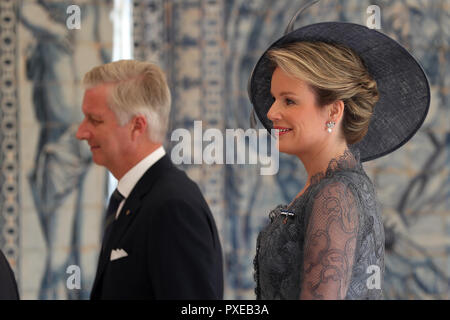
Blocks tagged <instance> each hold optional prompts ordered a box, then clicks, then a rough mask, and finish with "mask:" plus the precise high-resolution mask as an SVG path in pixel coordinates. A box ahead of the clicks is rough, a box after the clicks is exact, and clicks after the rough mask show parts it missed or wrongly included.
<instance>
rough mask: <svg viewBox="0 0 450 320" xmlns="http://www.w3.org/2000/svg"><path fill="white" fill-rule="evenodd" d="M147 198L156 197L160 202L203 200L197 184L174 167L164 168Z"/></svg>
mask: <svg viewBox="0 0 450 320" xmlns="http://www.w3.org/2000/svg"><path fill="white" fill-rule="evenodd" d="M147 197H152V198H155V197H157V198H158V199H159V200H161V201H164V200H168V199H173V200H176V199H196V198H202V199H203V196H202V194H201V191H200V189H199V187H198V185H197V183H195V182H194V181H193V180H192V179H191V178H189V177H188V175H187V174H186V173H185V172H184V171H183V170H180V169H178V168H177V167H175V166H174V165H172V166H170V167H166V168H165V169H164V171H163V172H160V173H159V175H158V178H157V179H156V180H155V182H154V185H153V187H152V188H151V189H150V190H149V192H148V194H147Z"/></svg>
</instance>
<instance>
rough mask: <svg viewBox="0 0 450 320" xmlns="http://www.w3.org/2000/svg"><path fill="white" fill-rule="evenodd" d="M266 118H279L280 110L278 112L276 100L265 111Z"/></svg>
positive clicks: (274, 119)
mask: <svg viewBox="0 0 450 320" xmlns="http://www.w3.org/2000/svg"><path fill="white" fill-rule="evenodd" d="M267 118H268V119H269V120H270V121H272V122H273V121H276V120H280V118H281V117H280V112H279V108H278V104H277V102H276V101H274V102H273V103H272V105H271V106H270V109H269V111H267Z"/></svg>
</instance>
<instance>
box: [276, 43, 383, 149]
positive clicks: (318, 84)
mask: <svg viewBox="0 0 450 320" xmlns="http://www.w3.org/2000/svg"><path fill="white" fill-rule="evenodd" d="M268 57H269V59H270V60H271V61H272V63H274V65H275V66H278V67H280V68H281V69H282V70H283V71H284V72H285V73H287V74H288V75H290V76H292V77H294V78H297V79H300V80H302V81H306V82H307V83H308V84H309V86H310V87H311V88H312V90H313V92H314V93H315V96H316V103H317V105H318V106H320V107H323V106H325V105H328V104H331V103H333V102H335V101H337V100H342V102H343V103H344V115H343V121H342V129H343V134H344V138H345V140H346V142H347V144H349V145H351V144H355V143H357V142H358V141H360V140H361V139H362V138H363V137H364V136H365V135H366V133H367V130H368V129H369V123H370V118H371V116H372V113H373V109H374V107H375V103H376V102H377V101H378V99H379V94H378V90H377V84H376V82H375V80H373V79H372V77H371V76H370V75H369V72H368V71H367V69H366V67H365V66H364V63H363V62H362V60H361V59H360V57H359V56H358V55H357V54H356V53H355V52H354V51H353V50H351V49H349V48H347V47H345V46H342V45H337V44H328V43H324V42H295V43H290V44H287V45H284V46H282V47H278V48H274V49H271V50H269V52H268Z"/></svg>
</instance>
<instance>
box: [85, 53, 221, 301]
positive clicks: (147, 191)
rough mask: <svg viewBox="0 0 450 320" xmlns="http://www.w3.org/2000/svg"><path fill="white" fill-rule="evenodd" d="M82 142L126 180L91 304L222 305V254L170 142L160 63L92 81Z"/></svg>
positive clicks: (97, 73) (100, 74) (120, 65)
mask: <svg viewBox="0 0 450 320" xmlns="http://www.w3.org/2000/svg"><path fill="white" fill-rule="evenodd" d="M83 82H84V85H85V87H86V91H85V94H84V99H83V107H82V110H83V113H84V115H85V118H84V120H83V122H82V123H81V124H80V126H79V128H78V131H77V138H78V139H81V140H86V141H87V142H88V144H89V146H90V148H91V152H92V157H93V160H94V162H95V163H97V164H99V165H102V166H105V167H106V168H107V169H109V171H111V173H112V174H113V175H114V176H115V177H116V178H117V180H118V185H117V189H116V190H115V191H114V193H113V194H112V196H111V199H110V202H109V206H108V210H107V217H106V228H105V234H104V237H103V244H102V249H101V253H100V258H99V263H98V267H97V274H96V277H95V281H94V285H93V288H92V292H91V299H222V298H223V271H222V251H221V245H220V241H219V237H218V233H217V230H216V225H215V222H214V218H213V216H212V214H211V212H210V210H209V207H208V205H207V203H206V201H205V199H204V198H203V196H202V194H201V192H200V190H199V188H198V187H197V185H196V184H195V183H194V182H193V181H192V180H190V179H189V178H188V177H187V175H186V174H185V173H184V172H183V171H180V170H178V169H177V168H176V167H175V166H174V165H173V164H172V162H171V160H170V158H169V157H168V156H167V155H166V154H165V150H164V148H163V146H162V143H163V140H164V137H165V135H166V131H167V126H168V119H169V111H170V91H169V88H168V86H167V83H166V79H165V76H164V74H163V72H162V71H161V70H160V69H159V68H158V67H157V66H155V65H153V64H151V63H147V62H140V61H134V60H122V61H117V62H113V63H108V64H106V65H102V66H99V67H96V68H94V69H92V70H91V71H89V72H88V73H87V74H86V75H85V77H84V80H83Z"/></svg>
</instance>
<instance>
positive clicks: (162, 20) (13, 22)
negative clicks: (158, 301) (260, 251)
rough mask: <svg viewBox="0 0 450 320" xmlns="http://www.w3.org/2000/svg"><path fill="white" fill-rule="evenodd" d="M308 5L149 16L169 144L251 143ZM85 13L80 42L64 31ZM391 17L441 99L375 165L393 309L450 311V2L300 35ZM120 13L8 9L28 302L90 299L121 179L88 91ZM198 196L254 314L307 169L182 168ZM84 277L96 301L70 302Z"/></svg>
mask: <svg viewBox="0 0 450 320" xmlns="http://www.w3.org/2000/svg"><path fill="white" fill-rule="evenodd" d="M303 2H304V1H299V0H291V1H288V0H283V1H281V0H280V1H272V0H179V1H176V0H134V2H133V3H134V5H133V8H134V13H133V18H134V32H133V36H134V56H135V58H137V59H143V60H149V61H153V62H157V63H159V64H160V65H161V66H162V67H163V68H164V70H165V71H166V72H167V74H168V78H169V81H170V85H171V89H172V93H173V105H172V108H173V109H172V113H171V130H169V135H168V142H167V143H166V147H167V149H168V150H169V152H170V149H171V148H172V147H173V145H174V143H173V142H170V141H169V138H170V132H171V131H172V130H174V129H176V128H181V127H182V128H187V129H188V130H190V131H191V132H193V125H194V121H195V120H202V121H203V122H202V125H203V130H206V129H208V128H217V129H219V130H221V131H223V132H224V131H225V129H227V128H242V129H244V130H246V129H247V128H249V121H248V119H249V114H250V110H251V106H250V103H249V101H248V98H247V94H246V87H247V80H248V76H249V74H250V72H251V70H252V67H253V65H254V64H255V63H256V59H258V57H259V55H260V54H261V53H262V52H263V51H264V50H265V49H266V47H267V46H268V45H269V44H270V43H272V42H273V41H275V40H276V39H277V38H278V37H279V36H281V35H282V33H283V31H284V28H285V26H286V24H287V21H289V19H290V18H291V16H292V14H293V13H294V12H295V10H296V9H297V8H299V7H300V6H301V5H302V4H303ZM70 4H79V6H80V8H81V12H82V21H81V29H80V30H70V31H69V30H68V29H67V28H66V27H65V19H66V17H67V14H66V11H65V10H66V8H67V6H68V5H70ZM369 5H378V6H379V7H380V9H381V31H382V32H384V33H386V34H388V35H389V36H391V37H393V38H394V39H396V40H398V41H399V42H400V43H401V44H403V45H404V46H405V47H407V48H408V49H409V50H410V51H411V52H412V54H413V55H414V56H415V57H416V58H417V59H418V60H419V61H420V62H421V63H422V65H423V67H424V69H425V70H426V72H427V75H428V76H429V79H430V83H431V92H432V102H431V108H430V113H429V116H428V118H427V120H426V122H425V124H424V126H423V127H422V129H421V130H420V131H419V133H418V134H417V135H416V136H415V137H414V138H413V139H412V140H411V142H409V143H408V144H407V145H405V146H404V147H403V148H401V149H400V150H399V151H397V152H395V153H393V154H391V155H389V156H386V157H384V158H381V159H378V160H375V161H373V162H369V163H367V164H365V165H364V166H365V168H366V171H367V173H368V174H369V175H370V177H371V178H372V180H373V182H374V183H375V184H376V187H377V192H378V197H379V199H380V202H381V204H382V207H383V218H384V221H385V227H386V248H387V251H386V252H387V256H386V278H385V289H386V292H385V296H386V298H392V299H398V298H402V299H410V298H411V299H430V298H449V295H450V289H449V284H450V283H449V282H450V200H449V193H450V179H449V169H450V127H449V122H450V121H449V120H450V112H449V108H450V103H449V94H450V76H449V75H450V70H449V66H448V65H449V64H448V61H449V59H450V49H449V43H450V34H449V30H450V13H449V12H450V1H449V0H436V1H423V0H409V1H406V0H398V1H387V0H377V1H376V0H371V1H369V0H343V1H335V0H321V1H320V3H319V4H317V5H314V6H312V7H311V8H309V9H308V10H307V11H306V12H305V14H304V15H303V16H302V17H301V19H300V20H299V22H298V24H297V25H299V26H300V25H305V24H309V23H315V22H322V21H331V20H337V21H350V22H354V23H359V24H366V20H367V18H368V14H367V12H366V10H367V7H368V6H369ZM112 6H113V1H107V0H97V1H72V2H69V1H63V0H35V1H33V0H25V1H19V0H5V1H1V2H0V83H1V86H0V123H1V125H0V146H1V152H0V168H1V171H0V190H1V191H0V246H1V248H2V250H3V251H4V252H5V254H6V255H7V257H8V259H9V261H10V262H11V264H12V266H13V268H14V271H15V273H16V277H17V279H18V281H19V287H20V293H21V296H22V298H25V299H86V298H87V297H88V295H89V291H90V287H91V285H92V281H93V277H94V273H95V267H96V263H97V253H98V251H99V247H100V235H101V231H100V230H101V221H102V217H103V210H104V199H105V185H106V180H105V179H106V172H105V170H104V169H102V168H99V167H97V166H95V165H94V164H92V162H91V159H90V154H89V150H86V146H85V145H84V144H83V143H80V142H77V141H76V140H75V139H74V130H75V128H76V124H77V123H78V121H79V120H80V117H81V112H80V105H81V98H82V94H83V92H82V89H81V87H80V83H79V81H80V79H81V77H82V76H83V74H84V73H85V72H86V71H87V70H89V69H90V68H91V67H93V66H95V65H98V64H101V63H104V62H108V61H110V59H111V58H110V57H111V52H112V22H111V20H110V11H111V9H112ZM182 168H183V169H184V170H186V171H187V173H188V174H189V176H190V177H191V178H192V179H194V180H195V181H197V182H198V184H199V185H200V187H201V189H202V191H203V193H204V195H205V197H206V199H207V201H208V203H209V205H210V207H211V210H212V211H213V213H214V216H215V218H216V222H217V225H218V229H219V232H220V236H221V239H222V244H223V251H224V256H225V259H224V262H225V289H226V291H225V297H226V298H232V299H242V298H246V299H254V297H255V296H254V293H253V288H254V282H253V276H252V272H253V264H252V260H253V256H254V253H255V243H256V236H257V234H258V231H259V230H260V229H261V227H262V226H263V225H264V224H265V223H267V219H268V212H269V210H270V209H271V208H272V207H274V206H275V205H277V204H279V203H286V202H289V201H290V200H291V199H292V198H293V197H294V196H295V194H296V193H297V192H298V190H299V189H300V188H301V187H302V185H303V184H304V179H305V174H304V169H303V168H302V166H301V164H300V162H299V161H298V160H297V159H295V158H292V157H289V156H286V155H282V156H281V159H280V170H279V173H278V174H277V175H275V176H261V175H259V168H258V167H256V166H244V165H182ZM71 264H76V265H79V266H80V267H81V271H82V272H81V274H82V289H81V290H67V289H66V285H65V283H66V279H67V276H68V274H66V268H67V266H68V265H71Z"/></svg>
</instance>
